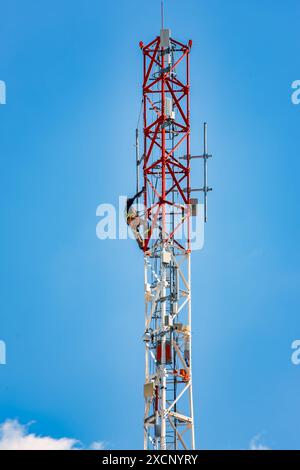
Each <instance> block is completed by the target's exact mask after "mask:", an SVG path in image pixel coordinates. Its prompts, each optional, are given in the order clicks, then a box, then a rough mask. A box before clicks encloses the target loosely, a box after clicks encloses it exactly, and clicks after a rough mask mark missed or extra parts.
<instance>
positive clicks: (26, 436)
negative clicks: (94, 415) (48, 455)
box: [0, 420, 104, 450]
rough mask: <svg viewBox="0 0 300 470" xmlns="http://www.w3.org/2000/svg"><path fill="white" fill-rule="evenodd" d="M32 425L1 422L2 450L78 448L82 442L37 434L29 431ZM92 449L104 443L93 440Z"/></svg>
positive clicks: (16, 421)
mask: <svg viewBox="0 0 300 470" xmlns="http://www.w3.org/2000/svg"><path fill="white" fill-rule="evenodd" d="M29 426H30V425H23V424H21V423H19V421H18V420H6V421H5V422H4V423H2V424H0V450H76V449H77V450H78V449H81V448H82V446H81V443H80V442H79V441H78V440H77V439H71V438H68V437H62V438H60V439H55V438H53V437H50V436H37V435H36V434H33V433H29ZM90 448H91V449H94V450H100V449H103V448H104V445H103V443H101V442H93V443H92V445H91V446H90Z"/></svg>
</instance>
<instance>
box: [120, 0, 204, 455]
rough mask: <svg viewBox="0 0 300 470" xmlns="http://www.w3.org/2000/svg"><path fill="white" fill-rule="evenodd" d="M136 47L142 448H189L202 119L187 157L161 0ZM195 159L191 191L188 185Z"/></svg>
mask: <svg viewBox="0 0 300 470" xmlns="http://www.w3.org/2000/svg"><path fill="white" fill-rule="evenodd" d="M140 49H141V51H142V59H143V83H142V112H141V116H142V120H141V123H140V127H141V128H138V129H137V130H136V170H137V172H136V194H135V196H133V197H132V198H128V200H127V208H126V218H127V223H128V226H129V227H130V228H131V230H132V231H133V233H134V235H135V238H136V241H137V243H138V246H139V248H140V250H141V252H142V253H143V258H144V301H145V308H144V321H145V329H144V334H143V341H144V345H145V381H144V421H143V426H144V449H152V450H190V449H191V450H193V449H195V446H196V444H195V427H194V403H193V383H192V333H193V330H192V303H191V302H192V293H191V254H192V243H191V231H192V225H193V219H195V218H196V216H197V211H198V210H199V207H200V206H199V202H200V194H201V193H202V194H203V203H204V204H203V205H204V219H205V221H206V219H207V194H208V192H209V191H211V188H209V187H208V186H207V162H208V159H209V157H210V155H208V153H207V124H204V150H203V154H201V155H191V143H190V139H191V127H190V53H191V49H192V41H191V40H189V41H188V42H187V43H185V42H181V41H178V40H177V39H175V38H174V37H173V35H172V34H171V31H170V29H167V28H165V26H164V11H163V2H162V3H161V30H160V34H159V35H158V36H156V37H155V38H154V39H152V40H151V41H150V42H148V43H147V44H144V43H143V42H140ZM140 141H142V142H141V145H140ZM197 158H198V159H202V160H203V182H202V185H200V188H198V189H197V188H192V186H191V162H192V161H194V159H197ZM197 192H198V194H199V198H198V199H197V198H195V197H194V194H196V195H197ZM192 196H193V197H192Z"/></svg>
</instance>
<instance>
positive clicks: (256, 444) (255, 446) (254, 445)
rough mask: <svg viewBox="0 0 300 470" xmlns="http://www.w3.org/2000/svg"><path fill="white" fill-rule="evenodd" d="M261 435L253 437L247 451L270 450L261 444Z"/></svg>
mask: <svg viewBox="0 0 300 470" xmlns="http://www.w3.org/2000/svg"><path fill="white" fill-rule="evenodd" d="M260 441H261V435H260V434H257V436H254V437H253V439H251V441H250V445H249V449H250V450H271V449H270V447H267V446H266V445H264V444H262V443H261V442H260Z"/></svg>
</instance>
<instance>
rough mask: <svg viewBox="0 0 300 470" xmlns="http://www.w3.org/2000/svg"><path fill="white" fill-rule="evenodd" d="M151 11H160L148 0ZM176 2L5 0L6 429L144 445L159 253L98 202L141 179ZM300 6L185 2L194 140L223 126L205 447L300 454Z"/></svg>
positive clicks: (207, 312) (205, 349)
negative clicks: (150, 288) (144, 137)
mask: <svg viewBox="0 0 300 470" xmlns="http://www.w3.org/2000/svg"><path fill="white" fill-rule="evenodd" d="M149 4H151V8H150V7H149ZM159 9H160V2H159V0H156V1H152V2H146V1H138V0H131V1H125V0H117V1H114V2H109V1H99V0H88V1H86V0H85V1H82V0H76V1H69V0H59V1H58V0H51V1H45V0H41V1H39V2H36V1H33V0H27V1H26V2H24V1H21V0H10V1H9V2H2V3H1V5H0V14H1V19H2V21H1V31H0V79H1V80H5V81H6V84H7V105H6V106H0V123H1V125H0V136H1V138H0V155H1V172H0V179H1V181H0V191H1V198H0V204H1V217H2V222H1V233H0V236H1V264H0V285H1V297H0V299H1V307H0V308H1V322H0V339H3V340H5V341H6V344H7V362H8V363H7V365H6V366H1V367H0V422H3V421H4V420H5V419H7V418H18V419H19V420H20V422H22V423H27V422H29V421H32V420H35V421H36V424H35V425H34V432H36V433H37V434H42V435H50V436H53V437H56V438H58V437H62V436H67V437H74V438H77V439H80V440H81V441H82V442H83V443H84V444H88V443H90V442H92V441H95V440H102V441H106V442H107V443H108V446H109V447H110V448H113V449H116V448H119V449H122V448H123V449H133V448H141V447H142V416H143V395H142V390H143V388H142V387H143V343H142V341H141V336H142V332H143V259H142V256H141V253H140V252H139V250H138V249H137V247H136V244H135V243H134V242H133V241H131V242H130V241H99V240H98V239H97V238H96V235H95V228H96V223H97V218H96V216H95V213H96V207H97V206H98V204H100V203H102V202H110V203H114V204H115V203H117V201H118V196H119V195H120V194H127V193H133V192H134V147H133V143H134V129H135V126H136V121H137V115H138V111H139V105H140V86H141V53H140V50H139V47H138V43H139V41H140V40H143V41H144V42H146V41H149V40H151V39H152V38H153V37H155V36H156V35H157V34H158V31H159V27H160V18H159ZM299 14H300V4H299V1H297V0H287V1H286V2H279V1H276V2H274V0H243V1H240V0H227V1H226V2H224V0H210V1H199V0H187V1H186V2H184V3H183V2H182V1H179V0H169V1H167V12H166V25H167V26H168V27H170V28H171V29H172V32H173V36H174V37H175V38H177V39H179V40H182V41H187V40H188V39H190V38H191V39H193V50H192V56H191V60H192V77H191V79H192V127H193V129H192V130H193V136H192V150H193V152H198V151H199V150H200V148H201V147H200V136H199V135H200V128H201V123H202V122H203V121H204V120H207V121H208V122H209V147H210V151H211V152H212V153H213V154H214V160H213V161H211V162H210V174H209V176H210V184H211V185H213V187H214V192H213V193H212V194H211V195H210V201H209V224H208V226H207V227H206V234H205V236H206V243H205V248H204V250H203V251H202V252H198V253H195V254H194V256H193V315H194V330H193V341H194V346H193V361H194V371H193V372H194V395H195V410H196V432H197V443H198V447H200V448H202V449H228V448H233V449H245V448H248V447H249V443H250V441H251V439H252V438H253V437H254V436H256V435H258V434H261V436H262V437H261V440H262V441H263V442H264V444H265V445H267V446H270V447H272V448H274V449H280V448H281V449H287V448H296V449H300V436H299V421H300V394H299V390H300V368H297V367H295V366H293V365H292V364H291V361H290V355H291V349H290V346H291V343H292V341H293V340H295V339H299V338H300V320H299V307H300V297H299V281H300V267H299V266H300V259H299V258H300V256H299V235H300V224H299V197H300V189H299V171H300V163H299V147H300V141H299V130H300V106H298V107H297V106H293V105H292V104H291V98H290V95H291V83H292V82H293V81H294V80H296V79H300V57H299Z"/></svg>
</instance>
